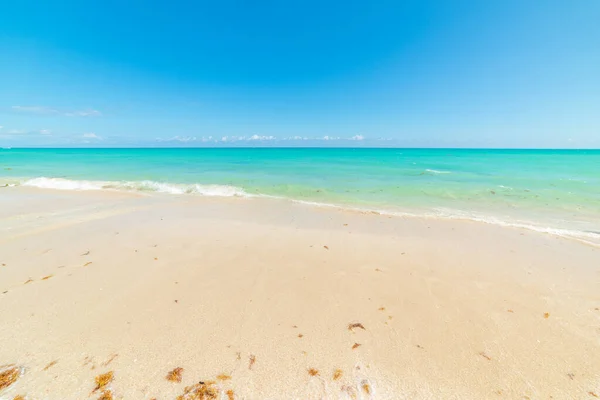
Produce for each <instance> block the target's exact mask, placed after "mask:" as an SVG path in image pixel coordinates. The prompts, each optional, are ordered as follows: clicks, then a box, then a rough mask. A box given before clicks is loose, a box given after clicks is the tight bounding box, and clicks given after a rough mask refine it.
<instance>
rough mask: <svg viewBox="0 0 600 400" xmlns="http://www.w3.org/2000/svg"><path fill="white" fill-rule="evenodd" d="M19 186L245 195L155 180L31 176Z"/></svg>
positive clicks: (224, 187) (227, 188)
mask: <svg viewBox="0 0 600 400" xmlns="http://www.w3.org/2000/svg"><path fill="white" fill-rule="evenodd" d="M17 185H20V186H30V187H37V188H41V189H55V190H126V191H141V192H159V193H169V194H198V195H202V196H220V197H232V196H238V197H247V196H250V195H249V194H248V193H246V192H245V191H244V190H243V189H241V188H238V187H235V186H229V185H200V184H174V183H165V182H155V181H148V180H145V181H86V180H71V179H64V178H46V177H40V178H33V179H28V180H25V181H22V182H19V184H17Z"/></svg>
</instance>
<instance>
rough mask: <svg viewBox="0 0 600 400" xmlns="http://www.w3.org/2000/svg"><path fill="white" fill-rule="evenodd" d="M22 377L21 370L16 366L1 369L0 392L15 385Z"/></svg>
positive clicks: (4, 366)
mask: <svg viewBox="0 0 600 400" xmlns="http://www.w3.org/2000/svg"><path fill="white" fill-rule="evenodd" d="M19 376H21V369H20V368H19V367H17V366H16V365H13V364H11V365H3V366H1V367H0V390H2V389H5V388H7V387H9V386H10V385H12V384H13V383H15V382H16V381H17V379H19Z"/></svg>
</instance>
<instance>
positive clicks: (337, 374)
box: [333, 368, 344, 381]
mask: <svg viewBox="0 0 600 400" xmlns="http://www.w3.org/2000/svg"><path fill="white" fill-rule="evenodd" d="M343 374H344V371H342V370H341V369H339V368H338V369H336V370H335V371H333V380H334V381H337V380H338V379H340V378H341V377H342V375H343Z"/></svg>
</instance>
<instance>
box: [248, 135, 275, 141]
mask: <svg viewBox="0 0 600 400" xmlns="http://www.w3.org/2000/svg"><path fill="white" fill-rule="evenodd" d="M276 139H277V138H276V137H275V136H258V135H252V136H250V137H249V138H248V140H276Z"/></svg>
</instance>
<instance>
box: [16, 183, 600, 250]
mask: <svg viewBox="0 0 600 400" xmlns="http://www.w3.org/2000/svg"><path fill="white" fill-rule="evenodd" d="M13 182H14V181H13ZM13 182H10V183H9V184H8V185H9V186H13V185H14V183H13ZM19 184H20V185H22V186H31V187H38V188H43V189H56V190H126V191H148V192H158V193H168V194H173V195H184V194H192V195H194V194H195V195H200V196H217V197H233V196H235V197H264V198H272V199H280V200H287V201H292V202H295V203H300V204H305V205H309V206H316V207H327V208H335V209H339V210H348V211H356V212H362V213H373V214H381V215H389V216H396V217H414V218H436V219H437V218H442V219H452V220H469V221H475V222H481V223H486V224H492V225H498V226H503V227H511V228H519V229H527V230H531V231H536V232H541V233H546V234H550V235H554V236H560V237H565V238H571V239H576V240H579V241H581V242H584V243H586V244H589V245H592V246H595V247H600V234H598V233H595V232H585V231H579V230H573V229H564V228H555V227H550V226H544V225H541V224H540V223H535V222H530V221H521V220H512V219H511V220H506V219H499V218H497V217H494V216H491V215H484V214H478V213H473V212H465V211H461V210H453V209H443V208H438V209H433V210H432V211H430V212H427V211H422V212H406V211H400V210H390V209H373V208H365V207H360V206H351V205H339V204H333V203H321V202H316V201H309V200H296V199H291V198H287V197H281V196H272V195H260V194H259V195H253V194H249V193H246V192H245V191H244V190H243V189H241V188H238V187H235V186H229V185H201V184H173V183H164V182H156V181H130V182H127V181H86V180H70V179H64V178H45V177H41V178H34V179H27V180H24V181H20V183H19Z"/></svg>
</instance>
